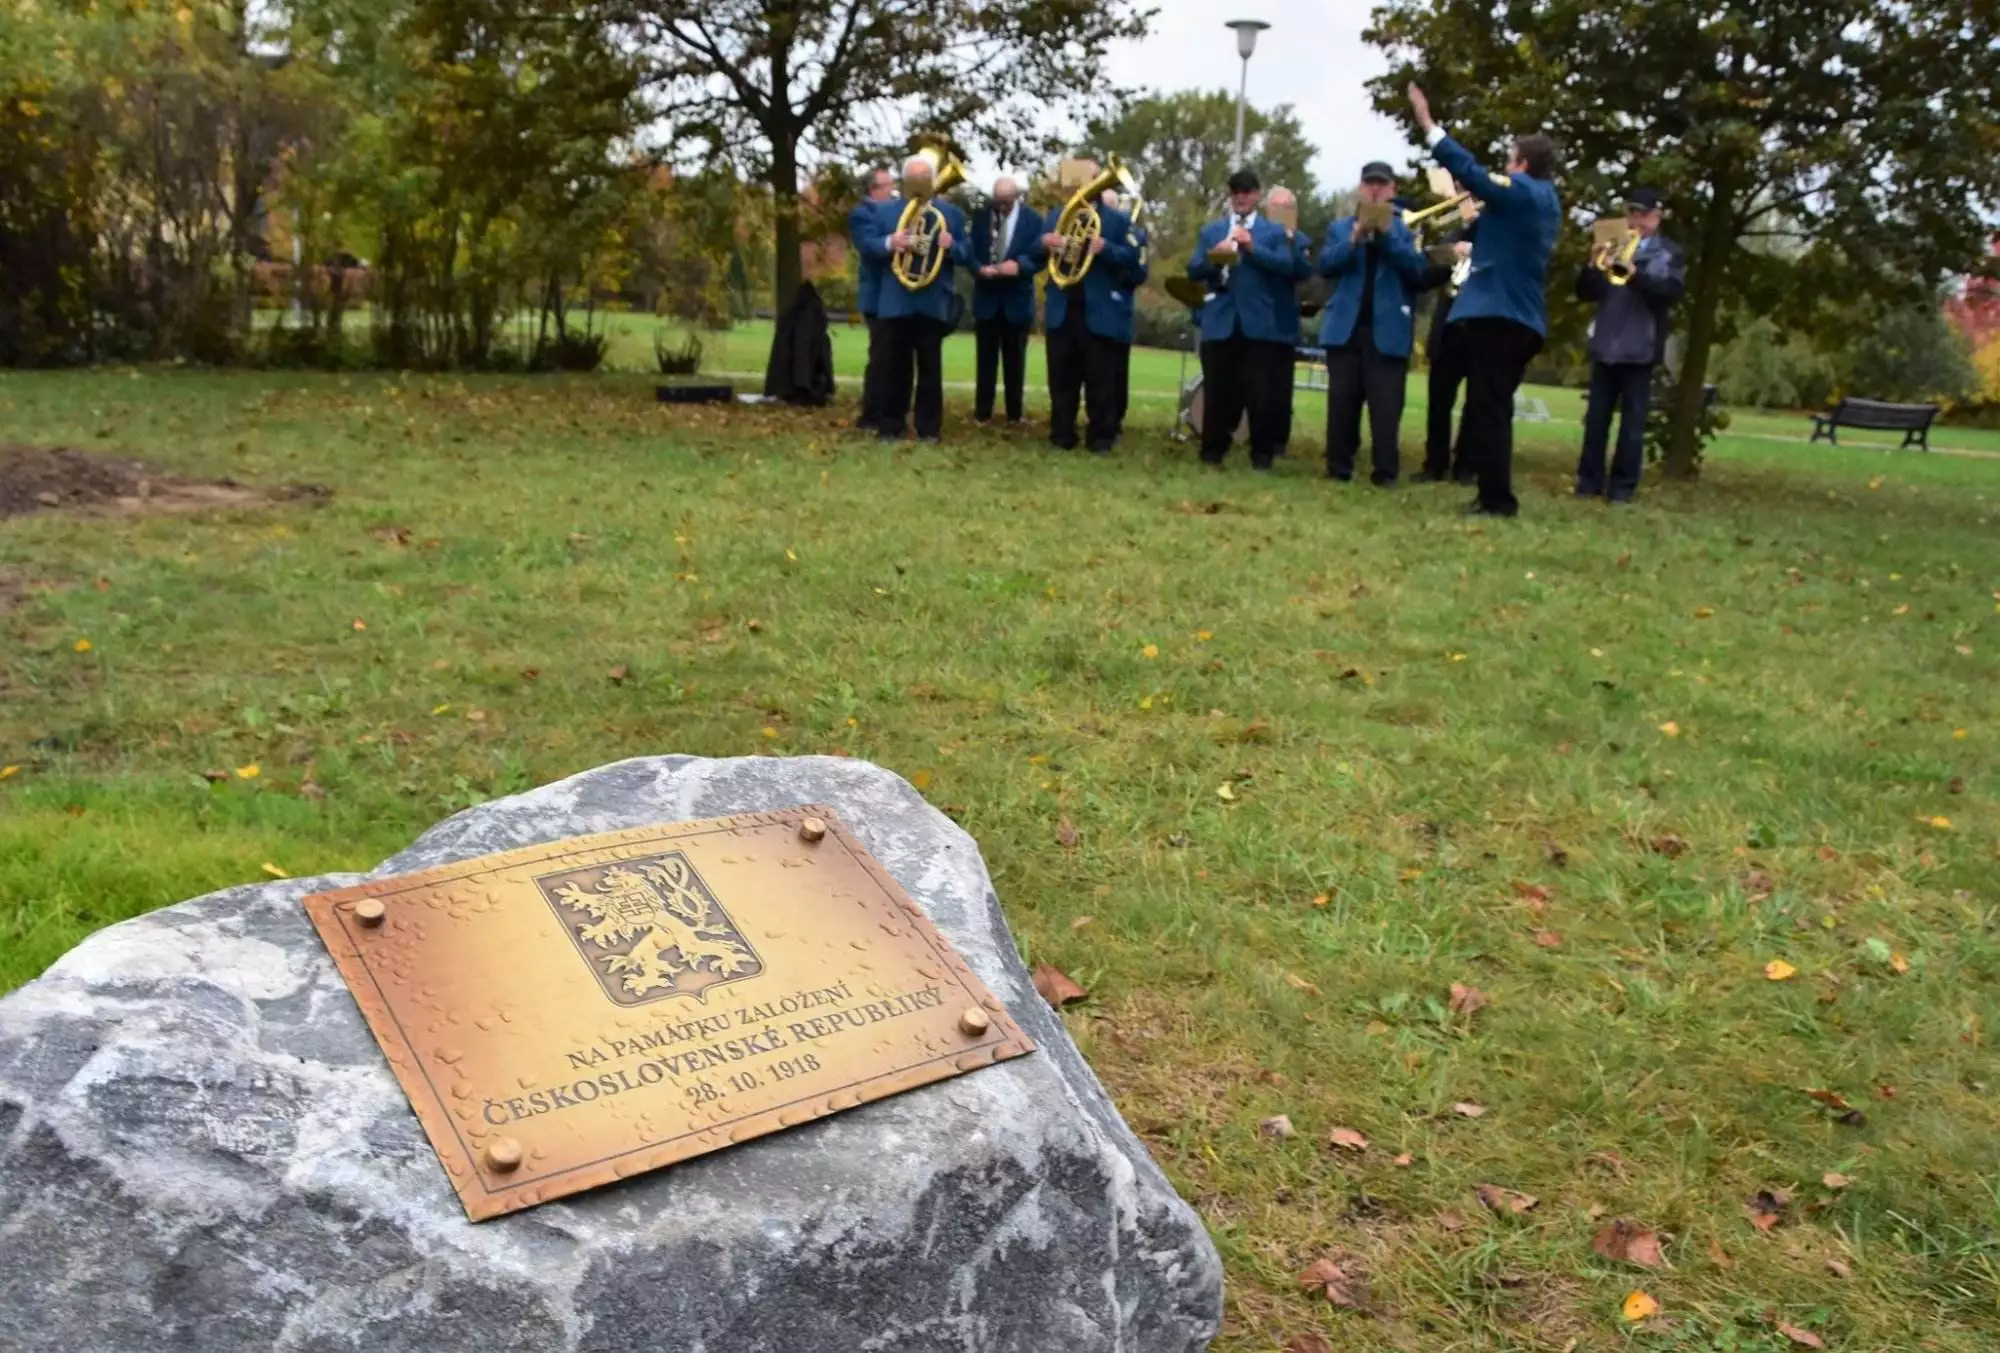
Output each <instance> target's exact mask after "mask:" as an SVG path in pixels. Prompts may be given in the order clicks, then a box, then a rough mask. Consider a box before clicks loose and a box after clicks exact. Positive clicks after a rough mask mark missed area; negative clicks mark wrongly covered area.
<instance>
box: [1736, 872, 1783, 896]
mask: <svg viewBox="0 0 2000 1353" xmlns="http://www.w3.org/2000/svg"><path fill="white" fill-rule="evenodd" d="M1777 888H1778V881H1777V880H1776V879H1775V878H1773V877H1771V875H1770V872H1769V871H1768V870H1763V869H1752V870H1751V871H1750V872H1749V873H1748V874H1746V875H1744V877H1743V891H1744V893H1745V894H1746V895H1747V896H1748V897H1749V899H1750V900H1751V901H1752V902H1762V901H1763V900H1764V899H1765V898H1767V897H1769V896H1770V895H1771V894H1772V893H1774V892H1776V891H1777Z"/></svg>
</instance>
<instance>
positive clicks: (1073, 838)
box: [1056, 813, 1078, 850]
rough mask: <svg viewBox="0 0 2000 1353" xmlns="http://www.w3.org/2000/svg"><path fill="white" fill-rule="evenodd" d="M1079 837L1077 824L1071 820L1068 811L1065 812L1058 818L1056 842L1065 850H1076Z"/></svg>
mask: <svg viewBox="0 0 2000 1353" xmlns="http://www.w3.org/2000/svg"><path fill="white" fill-rule="evenodd" d="M1077 839H1078V838H1077V834H1076V824H1075V823H1074V822H1071V821H1070V820H1069V814H1068V813H1064V814H1063V815H1062V816H1061V817H1060V818H1058V819H1056V844H1057V845H1059V846H1061V847H1062V848H1063V849H1064V850H1075V849H1076V843H1077Z"/></svg>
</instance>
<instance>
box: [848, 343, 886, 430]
mask: <svg viewBox="0 0 2000 1353" xmlns="http://www.w3.org/2000/svg"><path fill="white" fill-rule="evenodd" d="M862 318H863V319H865V320H866V321H867V322H868V367H867V369H866V370H865V371H864V372H863V373H862V376H861V417H860V418H858V419H856V420H855V423H854V426H856V427H859V428H869V429H871V430H872V429H876V428H880V427H881V426H882V387H883V386H884V385H885V384H886V383H887V381H886V376H887V372H888V366H889V336H888V333H887V331H886V330H885V329H884V328H883V323H882V321H881V320H879V319H877V318H876V317H875V316H873V315H864V316H862Z"/></svg>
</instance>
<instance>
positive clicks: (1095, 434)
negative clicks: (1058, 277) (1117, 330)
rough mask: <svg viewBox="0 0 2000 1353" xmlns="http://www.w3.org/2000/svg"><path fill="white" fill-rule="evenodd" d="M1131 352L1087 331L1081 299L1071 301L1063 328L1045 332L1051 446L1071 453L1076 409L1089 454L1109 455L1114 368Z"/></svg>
mask: <svg viewBox="0 0 2000 1353" xmlns="http://www.w3.org/2000/svg"><path fill="white" fill-rule="evenodd" d="M1128 352H1129V349H1127V348H1126V346H1125V345H1124V344H1123V343H1113V342H1112V341H1111V340H1110V339H1108V338H1099V337H1098V336H1097V335H1096V334H1094V333H1092V332H1090V330H1089V328H1088V327H1087V326H1086V324H1085V323H1084V316H1083V297H1082V296H1080V295H1077V296H1071V297H1070V298H1069V311H1068V313H1067V314H1065V315H1064V316H1063V322H1062V324H1061V325H1060V326H1059V327H1057V328H1054V329H1051V330H1049V334H1048V357H1049V442H1050V444H1051V445H1054V446H1059V447H1061V448H1062V449H1063V450H1065V451H1069V450H1072V449H1074V448H1075V446H1076V415H1077V405H1078V402H1079V401H1081V402H1082V404H1083V407H1084V410H1085V413H1086V415H1087V417H1088V419H1089V421H1088V423H1087V424H1086V425H1085V427H1084V436H1085V437H1086V438H1087V439H1088V440H1089V443H1090V449H1091V450H1093V451H1109V450H1110V449H1111V448H1112V446H1113V445H1114V444H1115V443H1116V442H1117V440H1118V369H1119V366H1120V364H1121V363H1120V360H1119V359H1120V358H1121V357H1123V356H1125V355H1126V353H1128Z"/></svg>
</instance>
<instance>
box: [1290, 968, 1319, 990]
mask: <svg viewBox="0 0 2000 1353" xmlns="http://www.w3.org/2000/svg"><path fill="white" fill-rule="evenodd" d="M1285 985H1287V986H1289V987H1291V988H1293V989H1294V990H1296V991H1303V992H1305V993H1306V994H1307V995H1308V996H1317V995H1319V988H1318V987H1316V986H1314V985H1313V984H1312V983H1311V982H1308V981H1306V979H1305V978H1303V977H1300V976H1299V975H1298V974H1297V973H1289V972H1288V973H1286V974H1285Z"/></svg>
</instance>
